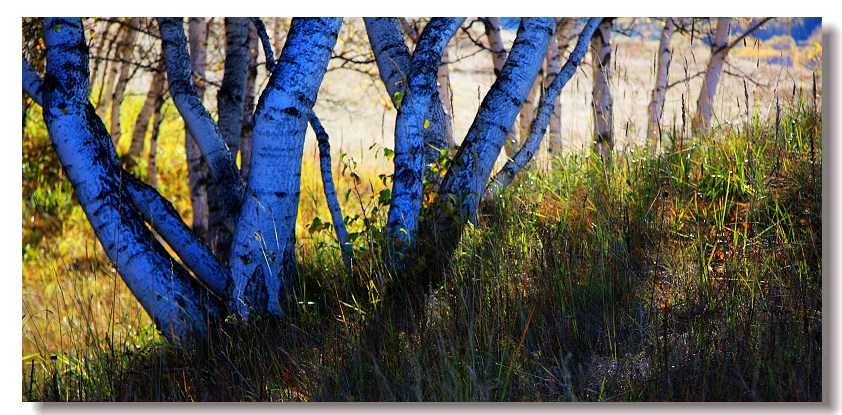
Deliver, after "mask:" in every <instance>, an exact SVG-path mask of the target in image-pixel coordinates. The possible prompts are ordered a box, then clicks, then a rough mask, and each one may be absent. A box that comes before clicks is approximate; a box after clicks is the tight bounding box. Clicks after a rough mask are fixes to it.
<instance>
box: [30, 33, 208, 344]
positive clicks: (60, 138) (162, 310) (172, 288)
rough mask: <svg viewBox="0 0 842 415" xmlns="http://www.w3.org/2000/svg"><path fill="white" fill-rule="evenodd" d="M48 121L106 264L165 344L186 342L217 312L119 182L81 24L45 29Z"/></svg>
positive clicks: (203, 331)
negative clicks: (93, 94) (93, 93)
mask: <svg viewBox="0 0 842 415" xmlns="http://www.w3.org/2000/svg"><path fill="white" fill-rule="evenodd" d="M44 28H45V29H44V31H45V33H44V40H45V44H46V47H47V70H46V77H45V81H44V88H43V104H44V121H45V123H46V124H47V130H48V132H49V134H50V139H51V140H52V142H53V146H54V148H55V151H56V153H57V154H58V157H59V160H60V161H61V163H62V166H63V167H64V170H65V172H66V173H67V176H68V178H69V179H70V182H71V184H72V185H73V188H74V191H75V194H76V197H77V199H78V201H79V204H80V205H81V206H82V209H83V210H84V212H85V215H86V216H87V218H88V221H89V222H90V223H91V225H92V226H93V228H94V232H95V233H96V235H97V238H99V240H100V242H101V243H102V246H103V248H104V250H105V252H106V254H107V255H108V257H109V259H111V261H112V262H113V263H114V264H115V266H116V268H117V269H118V271H119V273H120V276H121V277H122V278H123V280H124V281H125V282H126V285H127V286H128V288H129V289H130V290H131V291H132V293H133V294H134V295H135V297H137V299H138V301H139V302H140V304H141V305H142V306H143V308H144V309H145V310H146V312H147V313H148V314H149V316H150V317H151V318H152V320H153V321H154V322H155V324H156V325H157V327H158V328H159V329H160V330H161V332H162V333H163V334H164V335H165V336H166V337H167V339H168V340H169V341H171V342H173V343H176V344H182V343H189V342H192V340H193V339H195V338H196V337H195V336H197V335H198V336H201V335H202V333H205V332H206V331H207V327H206V319H207V318H208V317H209V316H210V317H214V316H216V315H217V313H218V310H217V309H216V307H214V305H213V302H212V300H211V298H210V297H209V296H208V292H207V291H206V290H205V289H204V288H203V287H201V286H200V285H199V284H198V283H196V282H195V280H193V279H192V278H191V277H190V275H189V274H188V273H187V272H186V271H185V270H184V269H183V268H182V267H181V266H180V265H179V264H178V263H177V262H175V261H174V260H173V259H172V258H171V257H169V255H168V254H167V252H166V250H165V249H164V248H163V247H162V246H161V245H160V244H159V243H158V242H157V240H156V239H155V238H154V237H153V235H152V234H151V232H150V231H149V230H148V229H147V228H146V226H145V225H144V224H143V220H142V219H141V217H140V215H139V214H138V212H137V211H136V210H135V207H134V205H133V203H132V202H131V201H130V200H131V199H130V197H129V195H127V194H126V193H125V192H124V191H123V188H124V187H123V186H122V184H121V175H122V169H121V168H120V166H119V163H118V161H117V155H116V153H115V151H114V146H113V145H112V142H111V139H110V136H109V134H108V131H107V130H106V128H105V126H104V125H103V124H102V121H101V120H100V119H99V117H97V116H96V112H95V110H94V108H93V106H92V105H90V103H89V102H88V77H89V73H88V51H87V46H86V45H85V39H84V33H83V27H82V21H81V19H78V18H77V19H72V18H71V19H61V18H48V19H47V20H46V21H45V24H44Z"/></svg>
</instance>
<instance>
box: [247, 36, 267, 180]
mask: <svg viewBox="0 0 842 415" xmlns="http://www.w3.org/2000/svg"><path fill="white" fill-rule="evenodd" d="M265 30H266V28H265V27H264V28H263V31H264V32H263V33H265ZM257 42H258V30H257V28H256V27H254V26H249V58H248V75H247V77H246V96H245V99H244V103H243V129H242V132H241V133H240V174H242V175H243V179H246V180H247V179H248V175H249V168H250V167H251V133H252V131H253V130H254V105H255V102H254V101H255V98H256V97H255V90H254V88H255V80H256V79H257V48H258V45H257ZM263 45H264V50H265V51H266V52H265V56H266V69H267V70H269V71H270V72H271V71H272V69H274V68H273V67H274V65H275V62H274V59H270V57H271V56H272V44H271V43H269V39H268V36H267V38H266V39H264V44H263ZM265 48H268V50H267V49H265ZM270 61H271V64H270Z"/></svg>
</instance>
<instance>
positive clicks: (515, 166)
mask: <svg viewBox="0 0 842 415" xmlns="http://www.w3.org/2000/svg"><path fill="white" fill-rule="evenodd" d="M599 22H600V18H598V17H592V18H590V19H588V22H587V23H586V24H585V27H584V28H583V29H582V33H581V34H580V35H579V40H578V42H577V43H576V47H575V48H574V49H573V51H572V52H571V53H570V58H569V59H568V60H567V62H566V63H565V64H564V67H562V68H561V69H560V70H559V71H558V74H557V76H553V79H552V81H551V82H550V84H549V85H547V87H546V89H545V91H546V93H545V94H544V95H542V96H541V101H540V102H539V103H538V113H537V115H536V116H535V119H534V120H533V122H532V125H531V127H530V130H529V138H528V139H527V140H526V141H525V142H524V144H523V146H522V147H521V148H520V150H519V151H518V152H517V154H515V156H514V157H513V158H512V159H511V160H509V161H508V162H507V163H506V165H505V166H503V168H502V169H500V171H499V172H498V173H497V175H495V176H494V179H493V180H492V181H491V183H490V184H489V185H488V189H487V191H486V193H485V196H484V198H488V199H493V198H494V197H497V196H498V195H499V194H500V193H501V192H502V191H503V190H504V189H505V188H506V187H507V186H508V185H509V184H510V183H511V182H512V179H514V177H515V175H517V174H518V173H519V172H520V171H521V170H522V169H523V168H524V167H526V165H527V163H529V161H530V160H532V157H533V156H534V155H535V153H536V152H537V151H538V146H539V145H540V144H541V140H542V139H543V137H544V133H545V132H546V131H547V125H548V124H550V120H551V116H552V114H554V107H555V106H556V105H557V101H558V96H559V95H560V94H561V90H562V89H563V88H564V85H566V84H567V81H569V80H570V78H572V77H573V75H574V74H575V73H576V69H577V68H578V67H579V64H580V63H581V62H582V59H583V58H584V56H585V54H586V53H587V48H588V43H589V42H590V40H591V37H592V36H593V33H594V31H595V30H596V28H597V25H599ZM555 46H556V45H555V44H554V43H553V42H552V41H551V42H550V51H553V50H555V51H558V49H557V48H555V49H554V47H555ZM556 53H557V52H556Z"/></svg>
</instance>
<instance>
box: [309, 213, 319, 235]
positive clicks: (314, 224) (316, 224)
mask: <svg viewBox="0 0 842 415" xmlns="http://www.w3.org/2000/svg"><path fill="white" fill-rule="evenodd" d="M321 228H322V220H321V219H319V217H318V216H316V217H315V218H313V221H312V222H310V227H309V228H308V229H307V231H308V232H310V234H311V235H312V234H314V233H316V232H318V231H319V230H320V229H321Z"/></svg>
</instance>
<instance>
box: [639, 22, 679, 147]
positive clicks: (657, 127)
mask: <svg viewBox="0 0 842 415" xmlns="http://www.w3.org/2000/svg"><path fill="white" fill-rule="evenodd" d="M673 33H675V23H674V22H673V19H672V18H669V17H667V18H664V28H663V29H662V30H661V40H660V42H659V43H658V60H657V65H656V70H655V87H654V88H653V89H652V100H651V101H650V102H649V108H648V112H647V124H646V137H647V139H648V140H649V151H650V154H651V155H652V156H653V157H654V156H655V154H657V151H658V145H659V144H660V142H661V137H662V134H661V115H662V114H663V113H664V98H665V97H666V95H667V85H668V83H669V67H670V62H671V61H672V52H671V50H670V39H672V34H673Z"/></svg>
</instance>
